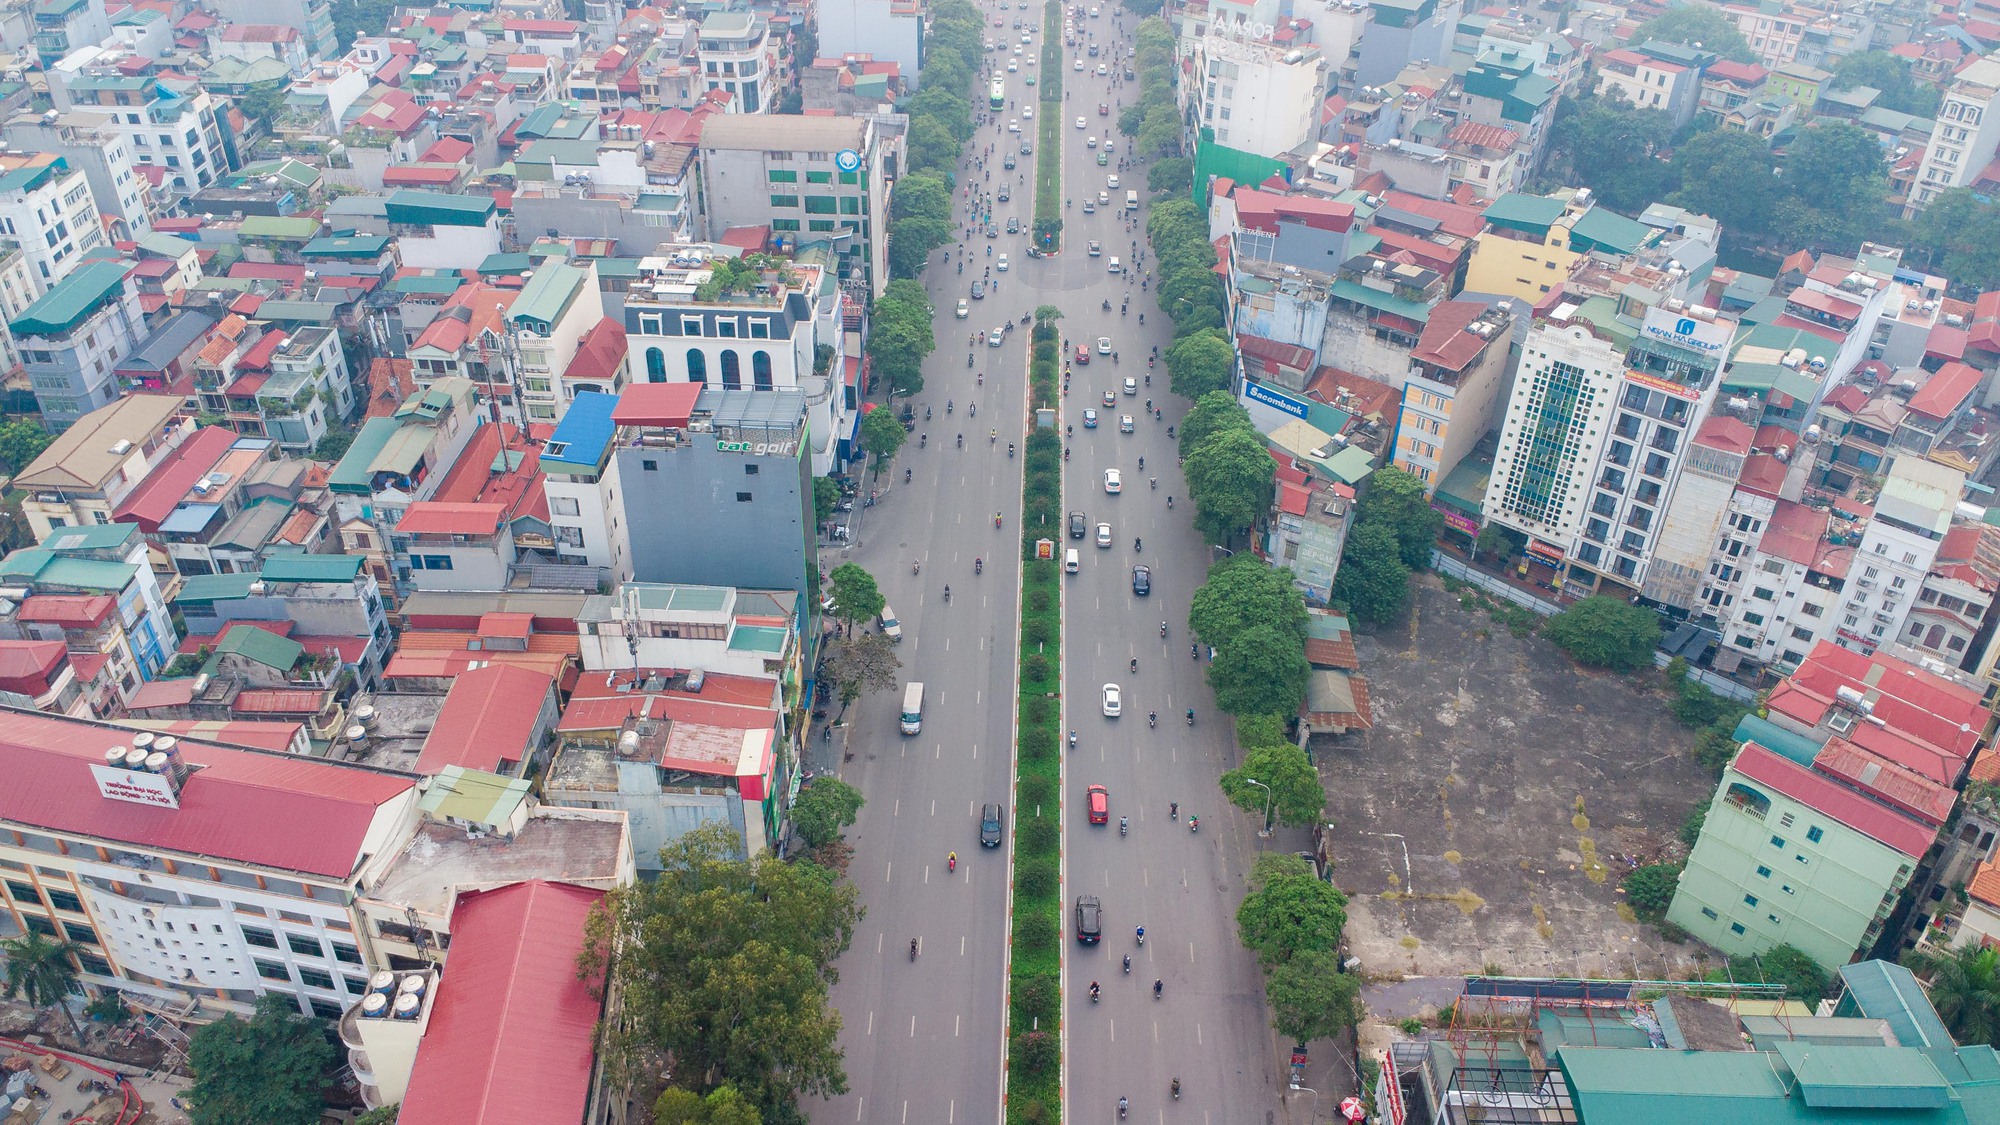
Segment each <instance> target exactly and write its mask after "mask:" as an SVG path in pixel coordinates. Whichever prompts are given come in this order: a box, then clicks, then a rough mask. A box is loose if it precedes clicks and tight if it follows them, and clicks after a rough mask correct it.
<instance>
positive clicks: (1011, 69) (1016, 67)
mask: <svg viewBox="0 0 2000 1125" xmlns="http://www.w3.org/2000/svg"><path fill="white" fill-rule="evenodd" d="M1020 69H1021V64H1020V63H1017V62H1015V61H1014V60H1013V59H1008V60H1007V73H1009V74H1014V73H1017V72H1019V71H1020Z"/></svg>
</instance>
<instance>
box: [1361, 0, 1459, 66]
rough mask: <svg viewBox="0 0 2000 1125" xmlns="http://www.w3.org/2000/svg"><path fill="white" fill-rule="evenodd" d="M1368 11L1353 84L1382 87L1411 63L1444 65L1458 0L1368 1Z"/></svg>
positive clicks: (1456, 22) (1456, 21)
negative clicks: (1425, 62) (1428, 62)
mask: <svg viewBox="0 0 2000 1125" xmlns="http://www.w3.org/2000/svg"><path fill="white" fill-rule="evenodd" d="M1368 8H1369V17H1370V18H1369V20H1368V23H1367V26H1366V27H1365V28H1363V30H1362V32H1361V42H1360V45H1359V46H1358V47H1357V48H1356V49H1355V63H1354V83H1355V84H1356V85H1361V86H1382V85H1386V84H1387V83H1389V82H1392V81H1394V80H1395V77H1396V75H1398V74H1400V73H1402V71H1403V67H1404V66H1406V65H1408V64H1409V63H1410V62H1411V61H1420V62H1421V61H1430V62H1436V63H1443V62H1445V60H1446V59H1447V58H1448V57H1449V56H1450V52H1451V36H1452V30H1453V29H1454V28H1455V27H1457V26H1458V20H1459V15H1460V14H1461V12H1462V11H1463V10H1464V5H1463V4H1462V3H1460V0H1368Z"/></svg>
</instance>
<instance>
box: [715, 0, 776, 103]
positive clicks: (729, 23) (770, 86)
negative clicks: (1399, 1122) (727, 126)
mask: <svg viewBox="0 0 2000 1125" xmlns="http://www.w3.org/2000/svg"><path fill="white" fill-rule="evenodd" d="M695 51H696V54H697V57H698V58H699V59H700V60H701V73H702V80H703V81H704V82H706V83H707V85H708V88H709V89H711V90H720V91H722V92H723V93H725V94H728V95H729V99H728V103H727V105H725V107H724V109H725V111H726V112H728V113H731V114H737V113H770V112H773V110H775V108H776V107H775V106H774V105H773V104H772V101H773V92H774V91H775V90H777V89H778V77H779V76H778V75H777V73H776V66H777V57H776V50H775V48H774V47H773V45H772V42H771V26H770V24H769V23H767V22H766V21H765V19H764V17H763V16H760V15H758V14H756V13H755V12H751V11H727V12H712V13H710V14H709V16H708V18H707V19H704V20H702V21H701V34H700V37H699V39H697V40H696V45H695Z"/></svg>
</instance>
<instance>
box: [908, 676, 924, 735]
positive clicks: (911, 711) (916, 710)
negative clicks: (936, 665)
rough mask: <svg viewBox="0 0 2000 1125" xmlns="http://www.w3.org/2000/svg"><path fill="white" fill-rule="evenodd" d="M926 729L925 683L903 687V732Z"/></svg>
mask: <svg viewBox="0 0 2000 1125" xmlns="http://www.w3.org/2000/svg"><path fill="white" fill-rule="evenodd" d="M922 729H924V685H922V684H916V683H913V684H911V685H910V686H909V687H906V688H904V689H903V733H904V734H915V733H917V732H918V731H920V730H922Z"/></svg>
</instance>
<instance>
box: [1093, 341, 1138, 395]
mask: <svg viewBox="0 0 2000 1125" xmlns="http://www.w3.org/2000/svg"><path fill="white" fill-rule="evenodd" d="M1097 354H1098V355H1110V354H1111V337H1109V336H1099V337H1098V338H1097ZM1126 382H1128V383H1129V382H1131V380H1130V379H1127V380H1126Z"/></svg>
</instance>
